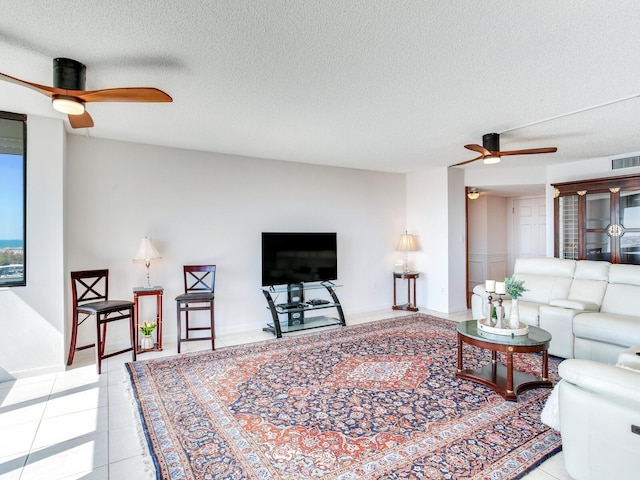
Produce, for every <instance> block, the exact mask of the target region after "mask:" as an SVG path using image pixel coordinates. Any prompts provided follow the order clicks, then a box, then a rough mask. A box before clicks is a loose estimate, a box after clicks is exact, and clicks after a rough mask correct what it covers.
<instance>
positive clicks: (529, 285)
mask: <svg viewBox="0 0 640 480" xmlns="http://www.w3.org/2000/svg"><path fill="white" fill-rule="evenodd" d="M513 277H514V278H515V279H516V280H522V281H524V288H526V289H527V291H525V292H524V293H523V294H522V297H521V298H522V300H524V301H527V302H533V303H541V304H543V305H548V304H549V302H550V301H551V299H552V298H568V296H569V289H570V288H571V277H558V276H552V275H533V274H528V273H514V274H513Z"/></svg>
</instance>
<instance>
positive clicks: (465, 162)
mask: <svg viewBox="0 0 640 480" xmlns="http://www.w3.org/2000/svg"><path fill="white" fill-rule="evenodd" d="M481 158H484V155H480V156H479V157H476V158H472V159H471V160H465V161H464V162H459V163H454V164H453V165H449V166H450V167H459V166H461V165H466V164H467V163H471V162H475V161H476V160H480V159H481Z"/></svg>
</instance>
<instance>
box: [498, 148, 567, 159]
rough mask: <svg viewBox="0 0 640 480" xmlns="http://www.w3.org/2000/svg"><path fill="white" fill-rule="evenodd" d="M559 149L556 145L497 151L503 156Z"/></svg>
mask: <svg viewBox="0 0 640 480" xmlns="http://www.w3.org/2000/svg"><path fill="white" fill-rule="evenodd" d="M557 151H558V149H557V148H556V147H545V148H528V149H525V150H508V151H506V152H497V153H498V155H500V156H501V157H504V156H507V155H534V154H537V153H555V152H557Z"/></svg>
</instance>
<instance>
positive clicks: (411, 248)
mask: <svg viewBox="0 0 640 480" xmlns="http://www.w3.org/2000/svg"><path fill="white" fill-rule="evenodd" d="M396 250H397V251H399V252H415V251H417V250H418V245H417V243H416V239H415V238H414V236H413V235H412V234H410V233H407V232H404V233H403V234H402V235H400V241H399V242H398V246H397V247H396Z"/></svg>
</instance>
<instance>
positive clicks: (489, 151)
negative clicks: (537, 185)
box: [451, 133, 558, 167]
mask: <svg viewBox="0 0 640 480" xmlns="http://www.w3.org/2000/svg"><path fill="white" fill-rule="evenodd" d="M464 148H466V149H468V150H473V151H474V152H478V153H479V154H480V155H479V156H478V157H476V158H472V159H471V160H465V161H464V162H459V163H456V164H453V165H451V167H459V166H460V165H466V164H467V163H471V162H475V161H476V160H483V162H484V163H485V164H492V163H498V162H500V157H506V156H507V155H534V154H538V153H554V152H557V151H558V149H557V148H556V147H544V148H527V149H523V150H505V151H500V134H499V133H487V134H485V135H483V136H482V146H480V145H476V144H469V145H465V146H464Z"/></svg>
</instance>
